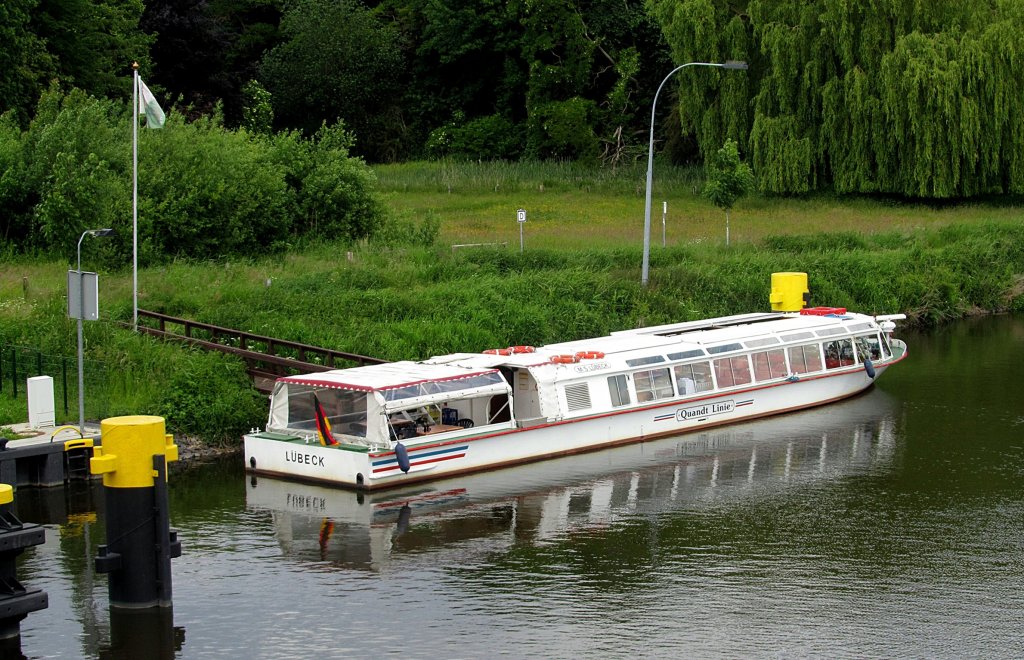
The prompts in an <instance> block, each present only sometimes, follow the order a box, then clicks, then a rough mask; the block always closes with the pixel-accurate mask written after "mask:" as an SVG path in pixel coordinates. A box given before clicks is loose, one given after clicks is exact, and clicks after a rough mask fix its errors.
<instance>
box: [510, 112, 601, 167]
mask: <svg viewBox="0 0 1024 660" xmlns="http://www.w3.org/2000/svg"><path fill="white" fill-rule="evenodd" d="M594 114H595V106H594V102H593V101H589V100H587V99H583V98H580V97H576V98H572V99H569V100H568V101H552V102H550V103H545V104H543V105H539V106H537V107H536V108H534V110H533V112H532V113H531V114H530V119H529V125H528V131H527V135H528V137H527V147H526V148H527V153H528V154H529V155H530V156H531V157H534V158H568V159H573V160H582V161H591V160H595V159H596V158H597V156H598V153H599V150H600V149H599V147H600V144H599V142H598V139H597V135H596V134H595V133H594V127H593V122H592V117H593V115H594Z"/></svg>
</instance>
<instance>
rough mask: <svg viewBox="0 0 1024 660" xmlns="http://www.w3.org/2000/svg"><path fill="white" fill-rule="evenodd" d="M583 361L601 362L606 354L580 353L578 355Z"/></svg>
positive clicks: (597, 352) (595, 352)
mask: <svg viewBox="0 0 1024 660" xmlns="http://www.w3.org/2000/svg"><path fill="white" fill-rule="evenodd" d="M576 357H578V358H579V359H581V360H600V359H601V358H603V357H604V353H602V352H601V351H580V352H579V353H577V354H576Z"/></svg>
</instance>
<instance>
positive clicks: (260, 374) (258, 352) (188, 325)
mask: <svg viewBox="0 0 1024 660" xmlns="http://www.w3.org/2000/svg"><path fill="white" fill-rule="evenodd" d="M138 313H139V331H140V332H144V333H146V334H148V335H152V336H154V337H160V338H161V339H171V340H176V341H183V342H186V343H188V344H191V345H194V346H199V347H201V348H204V349H207V350H211V351H220V352H222V353H229V354H231V355H237V356H238V357H240V358H242V359H243V360H245V363H246V367H247V370H248V372H249V374H250V375H251V376H252V377H253V379H254V382H255V383H256V386H257V387H258V388H260V389H263V390H268V389H269V388H270V385H271V383H272V382H273V380H275V379H277V378H279V377H281V376H287V375H291V374H294V373H302V372H312V371H330V370H331V369H340V368H344V367H350V366H353V363H354V364H356V365H360V366H361V365H365V364H382V363H384V362H387V360H381V359H380V358H375V357H370V356H368V355H359V354H357V353H346V352H344V351H335V350H333V349H330V348H323V347H320V346H311V345H309V344H302V343H299V342H294V341H287V340H285V339H277V338H275V337H267V336H264V335H256V334H252V333H250V332H243V331H241V330H234V329H232V328H223V327H221V326H217V325H211V324H209V323H200V322H198V321H191V320H189V319H182V318H177V317H174V316H168V315H167V314H161V313H159V312H150V311H147V310H144V309H140V310H139V312H138ZM144 320H149V321H151V322H155V323H156V327H152V326H151V325H147V324H146V323H144V322H143V321H144ZM268 381H269V382H268Z"/></svg>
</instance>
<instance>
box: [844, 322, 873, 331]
mask: <svg viewBox="0 0 1024 660" xmlns="http://www.w3.org/2000/svg"><path fill="white" fill-rule="evenodd" d="M846 327H847V328H848V329H849V330H850V332H857V331H859V330H872V329H874V327H875V326H874V325H873V324H871V323H854V324H853V325H849V326H846Z"/></svg>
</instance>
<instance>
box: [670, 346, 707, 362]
mask: <svg viewBox="0 0 1024 660" xmlns="http://www.w3.org/2000/svg"><path fill="white" fill-rule="evenodd" d="M702 355H704V349H703V348H695V349H693V350H690V351H682V352H680V353H669V354H668V359H669V360H688V359H690V358H695V357H701V356H702Z"/></svg>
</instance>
